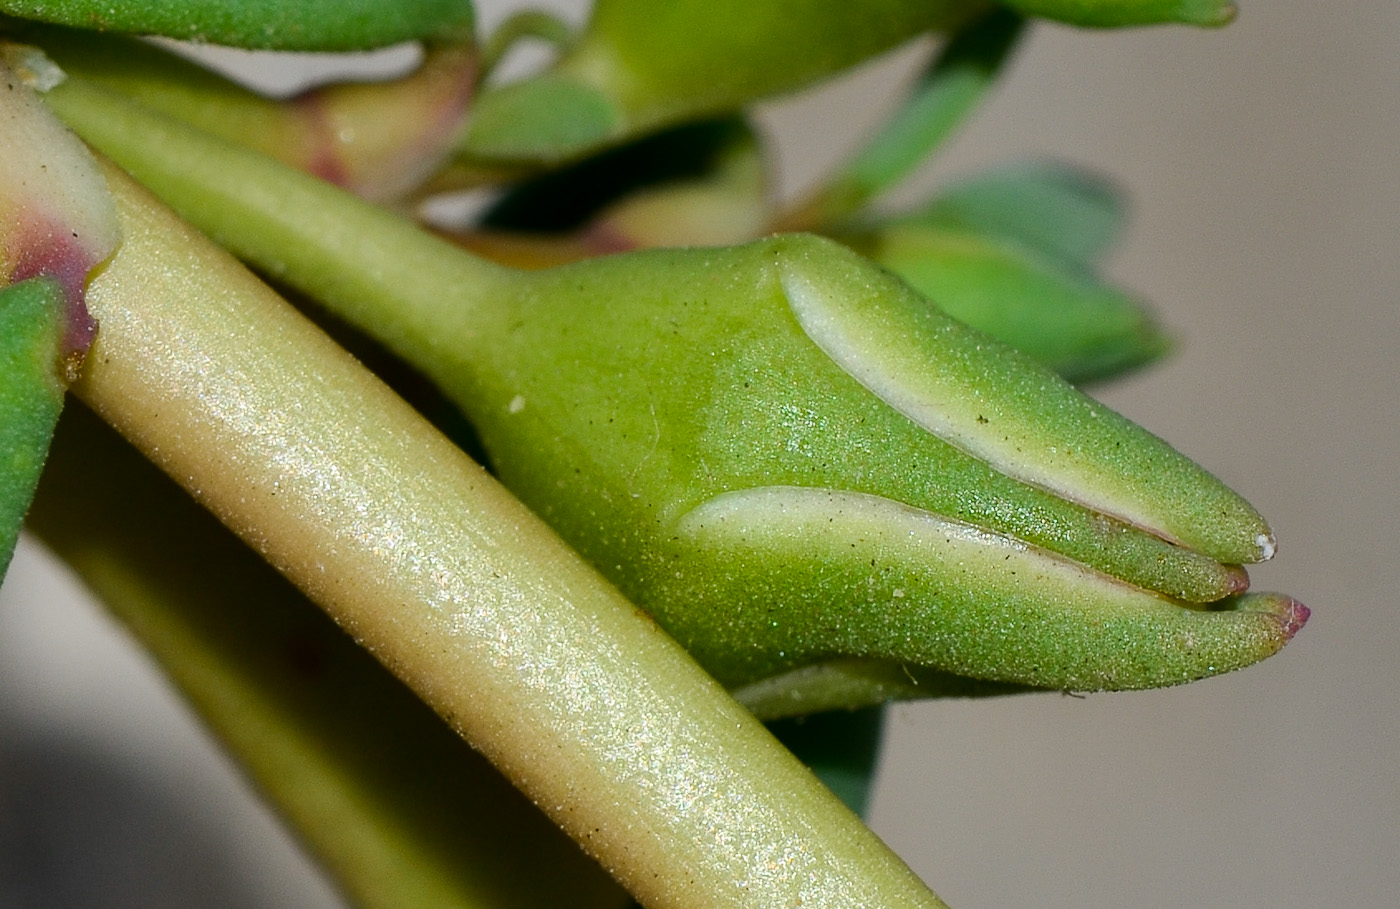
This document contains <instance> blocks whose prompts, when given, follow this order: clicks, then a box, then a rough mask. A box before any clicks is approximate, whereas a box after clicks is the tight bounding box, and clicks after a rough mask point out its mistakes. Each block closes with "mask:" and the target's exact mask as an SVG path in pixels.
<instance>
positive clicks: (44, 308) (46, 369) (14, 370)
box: [0, 278, 67, 577]
mask: <svg viewBox="0 0 1400 909" xmlns="http://www.w3.org/2000/svg"><path fill="white" fill-rule="evenodd" d="M66 306H67V303H66V300H65V296H64V292H63V288H62V287H61V286H60V285H59V283H58V282H57V281H56V280H54V279H52V278H32V279H30V280H28V281H23V282H21V283H19V284H12V285H10V286H9V287H3V288H0V577H3V576H4V574H5V569H6V568H8V567H9V564H10V557H11V556H12V555H13V554H14V549H15V540H16V539H17V538H18V537H19V528H20V524H21V523H22V522H23V520H24V514H25V512H26V511H27V510H28V508H29V500H30V498H32V497H33V495H34V486H35V484H36V483H38V482H39V472H40V471H41V470H42V469H43V466H44V457H45V455H46V454H47V453H48V450H49V439H50V438H51V437H52V435H53V429H54V425H55V424H56V423H57V422H58V413H59V410H60V409H61V408H62V407H63V387H64V386H63V381H62V379H61V378H60V369H59V364H60V361H61V359H62V357H61V351H62V343H63V335H64V332H65V330H66V327H67V326H66V319H65V317H64V313H65V309H66Z"/></svg>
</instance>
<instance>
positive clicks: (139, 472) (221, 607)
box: [26, 404, 839, 909]
mask: <svg viewBox="0 0 1400 909" xmlns="http://www.w3.org/2000/svg"><path fill="white" fill-rule="evenodd" d="M26 526H27V527H28V528H29V529H30V530H33V531H35V532H36V533H38V535H39V537H40V539H42V540H43V542H44V544H45V545H46V546H48V547H49V549H51V550H52V551H53V552H54V553H55V554H57V555H58V556H59V557H60V558H62V559H63V560H64V562H66V563H67V565H68V566H69V568H71V569H72V570H73V571H75V572H76V573H77V574H78V576H79V577H80V578H82V580H83V581H84V583H86V584H87V585H88V588H89V589H90V590H91V591H92V592H93V593H95V594H97V595H98V596H99V597H100V598H101V600H102V602H103V605H104V606H106V607H107V609H109V610H110V611H111V612H112V614H113V615H115V616H116V617H117V618H118V619H120V620H121V621H122V622H123V623H124V624H125V625H126V627H127V629H128V630H129V631H131V633H132V634H133V635H134V636H135V637H136V638H137V640H139V642H140V644H141V646H142V648H143V649H144V650H145V651H146V652H147V653H148V654H149V655H150V656H152V657H153V658H154V659H155V660H156V661H157V662H158V663H159V664H160V667H161V669H162V670H163V671H164V673H165V675H166V677H167V678H169V679H170V681H171V682H173V683H174V684H175V685H176V686H177V687H178V688H179V690H180V693H181V694H182V695H183V696H184V697H185V699H186V700H187V701H188V702H189V704H190V706H191V707H193V708H194V709H195V710H196V711H197V712H198V714H199V718H200V720H202V721H203V723H204V725H205V726H206V728H207V729H208V730H209V731H210V732H212V733H213V734H214V735H215V736H216V737H217V738H218V739H219V741H220V742H221V743H222V744H223V745H224V747H225V748H226V749H228V751H229V752H230V753H231V754H232V756H233V757H234V758H235V759H236V760H237V761H238V764H239V767H240V769H241V770H242V771H243V773H244V774H246V775H247V776H248V777H249V778H250V779H251V780H252V781H253V782H254V784H255V785H256V786H257V787H258V789H259V790H260V791H261V792H262V794H263V795H264V797H266V798H267V799H268V800H269V801H270V803H271V804H272V806H273V808H274V809H275V810H276V812H277V814H278V815H279V816H280V817H281V818H282V819H283V820H284V821H286V822H287V823H288V825H289V826H290V827H291V828H292V829H293V831H294V832H295V833H296V834H297V836H298V838H299V839H300V840H301V842H302V844H303V845H305V846H306V847H307V849H308V850H309V851H310V852H311V853H312V855H314V856H315V857H316V858H317V859H318V860H319V861H320V863H321V864H322V865H323V866H324V867H325V869H326V870H327V871H329V872H330V875H331V877H332V878H333V880H334V881H335V883H336V884H337V885H338V887H339V889H340V890H341V892H342V893H343V894H344V895H345V896H346V897H347V898H348V899H349V901H350V903H351V904H352V905H354V906H355V907H357V909H557V907H559V906H569V907H571V909H622V907H623V906H624V905H627V904H629V903H630V900H628V899H627V896H626V894H625V893H623V891H622V890H621V889H620V888H619V887H618V886H617V885H616V884H615V883H613V881H611V880H609V879H608V877H607V875H605V874H603V872H602V871H601V870H600V869H599V868H598V866H597V865H596V864H595V863H594V862H592V861H590V860H589V859H588V858H587V857H586V856H584V855H583V853H581V852H580V851H579V850H578V848H577V847H576V846H575V845H574V843H573V842H571V841H570V840H569V839H568V838H567V837H565V836H564V835H563V834H562V833H561V832H560V831H559V829H558V828H557V827H556V826H555V825H554V824H552V823H551V822H550V821H549V819H548V818H546V817H545V816H544V815H542V814H540V812H539V811H537V810H536V809H535V807H534V806H533V805H531V804H530V803H529V801H527V800H526V799H525V798H523V797H522V796H521V794H520V793H519V792H517V791H516V790H515V789H513V788H512V787H511V786H510V784H509V783H507V782H506V780H504V779H503V778H502V777H501V775H500V774H499V773H497V772H496V771H495V770H494V769H493V768H492V767H491V765H489V764H488V763H486V761H485V760H483V759H482V757H481V755H479V754H477V753H476V752H474V751H472V750H471V748H469V747H468V746H467V744H466V743H465V742H463V741H462V740H461V739H460V738H459V737H457V736H456V735H454V734H453V733H452V731H451V730H450V729H448V728H447V726H445V725H444V724H443V723H442V721H441V720H440V719H439V718H438V717H437V716H436V715H434V714H433V712H432V711H431V710H429V709H428V708H427V707H426V706H425V705H424V704H423V703H422V702H421V701H419V700H418V699H417V698H416V697H414V695H413V693H412V692H411V691H409V690H408V689H407V688H405V687H404V686H403V685H402V684H400V683H399V682H398V680H396V679H395V678H394V677H393V676H391V675H390V674H389V673H387V672H385V671H384V668H383V667H382V666H380V665H379V664H378V663H376V662H375V661H374V658H373V657H371V656H370V655H369V654H368V653H366V652H365V651H364V650H363V649H361V648H360V647H357V646H355V643H354V642H353V641H352V640H351V639H350V638H349V637H348V636H347V635H345V634H344V633H343V632H341V631H340V630H339V629H338V628H336V627H335V625H334V624H333V623H332V622H331V621H330V619H329V618H327V617H326V616H325V615H324V614H323V613H322V612H321V611H320V610H318V609H317V608H316V606H315V605H314V604H312V603H310V602H308V601H307V599H306V598H305V597H304V596H302V595H301V594H300V593H299V592H298V591H297V589H296V588H295V587H293V586H292V585H291V584H289V583H288V582H287V580H286V579H285V578H283V577H282V576H280V575H278V574H277V572H276V571H274V570H273V569H272V568H271V567H270V566H269V565H268V564H267V563H266V562H263V561H262V560H261V559H259V558H258V557H257V555H256V554H255V553H253V552H252V551H250V550H249V549H248V547H246V546H244V545H243V544H242V543H240V542H239V541H238V539H237V538H235V537H234V536H233V535H232V534H231V533H229V531H228V530H227V528H225V527H223V526H222V525H220V524H219V522H218V521H217V520H215V519H214V517H213V516H212V515H210V514H209V513H208V512H207V511H205V510H203V509H202V508H200V507H199V506H198V505H196V504H195V503H194V502H193V501H192V500H191V499H190V498H189V496H187V495H185V494H184V492H183V491H182V490H180V488H179V487H177V486H176V485H175V484H174V483H172V482H171V481H170V480H169V479H168V478H166V477H165V476H164V475H163V474H161V472H160V471H159V470H157V469H156V468H155V467H153V466H152V465H151V464H150V463H149V462H148V461H146V460H145V459H144V458H143V457H141V455H140V454H139V453H138V452H136V451H135V450H134V449H132V447H131V446H130V445H127V444H126V443H125V442H123V441H122V440H121V438H120V437H118V436H117V435H116V433H114V432H112V430H111V429H109V428H108V427H106V426H104V425H103V424H102V422H101V421H100V420H98V419H97V418H96V417H94V416H93V415H92V413H91V411H89V410H87V409H86V408H84V407H82V406H81V405H77V404H70V406H69V407H68V408H67V409H66V410H65V411H64V416H63V420H62V421H61V422H60V423H59V427H58V433H57V435H56V436H55V439H54V444H53V451H52V453H51V454H50V457H49V459H48V463H47V465H46V466H45V469H44V478H43V482H42V483H40V485H39V492H38V494H37V495H36V496H35V498H34V505H33V507H32V508H31V509H30V511H29V515H28V518H27V519H26ZM838 766H839V765H838Z"/></svg>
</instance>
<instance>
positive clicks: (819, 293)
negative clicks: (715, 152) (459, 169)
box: [51, 85, 1306, 688]
mask: <svg viewBox="0 0 1400 909" xmlns="http://www.w3.org/2000/svg"><path fill="white" fill-rule="evenodd" d="M51 98H52V102H53V103H54V104H56V105H57V106H58V108H59V109H60V110H61V111H62V113H63V115H64V116H65V117H66V118H68V119H69V120H70V122H72V123H74V124H75V126H76V128H78V129H79V131H80V132H81V133H82V134H83V135H84V136H85V137H86V138H88V139H89V141H92V142H94V143H95V144H97V145H98V146H99V147H101V148H103V149H104V151H107V152H108V153H109V154H111V155H113V156H114V157H117V158H118V159H119V160H120V161H121V162H122V163H123V164H124V165H125V166H126V167H128V168H129V169H131V170H132V171H133V172H135V173H136V175H137V176H138V177H139V178H140V179H142V180H143V182H145V183H146V184H147V185H148V186H150V187H151V188H152V189H153V190H154V191H155V192H157V193H158V194H162V195H164V196H165V197H166V198H167V199H168V200H169V201H170V202H171V203H172V204H174V205H176V206H177V207H178V208H179V209H180V210H181V211H182V212H183V213H184V214H185V215H186V216H187V217H189V218H191V219H193V220H194V221H196V223H198V224H199V225H200V226H202V227H204V228H205V229H206V230H208V231H210V232H211V233H212V234H214V235H215V236H216V237H217V238H219V239H220V240H221V241H223V242H224V243H226V244H228V245H229V246H230V247H231V248H233V249H235V250H237V251H238V252H239V254H240V255H243V256H244V257H246V258H248V259H250V260H252V261H254V262H255V263H257V264H259V265H260V266H261V267H263V268H265V269H268V270H270V271H273V272H275V273H276V274H277V275H278V276H279V279H281V280H283V281H286V282H289V283H291V284H293V285H296V286H298V287H300V288H301V289H302V290H304V291H305V292H307V293H309V294H311V295H312V296H314V297H316V298H317V299H319V300H321V301H323V302H324V303H325V304H326V305H328V306H330V307H331V308H332V309H333V310H334V311H336V312H337V313H339V314H341V315H342V316H344V317H345V318H347V319H350V320H351V321H353V322H355V323H357V324H359V325H361V326H364V327H366V328H367V329H368V330H370V331H372V332H373V333H374V334H376V335H378V336H379V337H380V338H381V339H383V340H384V341H385V342H386V343H388V344H389V345H390V346H391V347H393V348H394V349H395V350H396V351H398V352H399V353H400V354H401V355H403V356H405V357H406V358H407V359H409V360H411V361H412V362H413V363H415V364H416V365H417V366H418V367H419V368H420V369H421V370H423V371H424V372H425V373H426V374H428V375H429V376H430V377H432V378H433V379H434V380H435V381H436V382H437V383H438V385H439V386H440V387H441V388H443V389H444V390H445V391H446V392H447V393H448V394H449V396H451V397H452V398H453V399H454V400H455V401H456V402H457V403H458V405H459V406H461V407H462V408H463V410H464V411H465V412H466V413H467V414H468V416H469V417H470V418H471V419H472V421H473V423H474V424H475V425H476V428H477V429H478V431H479V432H480V435H481V438H482V441H483V442H484V444H485V447H486V449H487V450H488V452H489V453H490V456H491V460H492V463H493V465H494V467H495V468H496V470H497V471H498V473H499V475H500V477H501V478H502V479H503V480H504V481H505V482H506V484H507V485H508V486H509V487H510V488H511V489H512V491H514V492H515V493H516V494H517V495H519V496H520V497H521V498H522V499H523V500H524V501H525V502H526V503H527V504H529V505H531V506H532V507H533V508H534V509H535V510H536V511H537V512H538V513H539V514H540V515H541V516H543V517H544V518H545V519H546V520H547V521H549V522H550V523H551V524H552V525H553V526H554V527H555V528H556V529H557V530H558V531H559V532H560V533H561V534H562V535H563V536H564V538H565V539H567V540H568V541H569V542H570V543H572V544H573V545H574V546H575V547H577V548H578V549H579V550H580V551H581V552H583V553H584V555H585V556H587V557H588V558H589V559H590V560H591V561H592V562H593V564H594V565H596V566H597V567H598V568H599V570H601V571H602V572H603V573H604V574H605V575H607V576H608V577H609V578H610V579H612V580H613V582H614V583H616V584H617V585H618V586H619V587H620V588H622V590H623V591H624V592H625V593H627V594H629V595H630V596H631V597H632V598H633V599H634V600H635V601H637V602H638V603H639V604H640V605H642V606H643V607H645V608H647V609H648V610H650V611H651V612H652V613H653V615H655V616H656V617H657V618H658V619H659V621H660V622H661V623H662V624H663V625H664V626H665V627H667V628H668V629H670V630H671V632H672V633H673V634H675V635H676V636H677V638H678V639H679V640H680V641H681V642H682V643H683V644H685V645H686V646H688V647H690V648H692V649H693V650H694V651H695V652H696V653H697V654H699V655H701V659H702V661H704V663H705V665H706V666H707V668H709V669H710V670H711V671H712V672H713V673H715V674H716V675H717V676H718V677H719V678H720V679H721V680H722V681H724V682H726V683H727V684H729V685H731V686H749V685H754V684H756V683H758V682H761V681H762V680H763V679H765V678H773V677H775V676H777V675H781V674H787V673H791V672H794V671H797V670H800V669H802V668H803V667H804V666H814V665H821V664H822V663H823V662H825V661H830V660H849V659H857V660H862V661H874V662H875V663H877V664H879V663H892V662H906V663H912V664H914V665H918V666H923V667H925V668H928V669H935V670H940V671H945V672H952V673H956V674H961V675H968V676H973V677H977V678H982V679H992V680H998V681H1001V682H1006V683H1014V684H1028V685H1037V686H1050V687H1066V688H1100V687H1103V688H1122V687H1145V686H1150V685H1160V684H1170V683H1175V682H1182V681H1186V680H1188V679H1190V678H1196V677H1200V676H1205V675H1210V674H1213V673H1216V672H1221V671H1225V670H1227V669H1232V668H1237V667H1238V666H1241V665H1244V664H1245V663H1248V662H1251V661H1253V660H1257V659H1260V658H1262V657H1263V656H1266V655H1268V654H1269V653H1272V652H1274V651H1275V650H1277V649H1278V647H1279V646H1281V645H1282V644H1283V643H1284V642H1285V641H1286V640H1288V639H1289V637H1291V635H1292V634H1293V632H1294V631H1296V630H1297V628H1298V627H1299V626H1300V625H1301V623H1302V621H1303V619H1304V618H1305V616H1306V611H1305V610H1303V608H1302V607H1301V606H1298V605H1297V604H1295V603H1293V602H1292V601H1291V600H1288V599H1287V598H1271V597H1264V598H1257V597H1240V598H1237V599H1232V597H1234V596H1235V595H1237V594H1240V593H1242V592H1243V590H1244V589H1245V588H1246V587H1247V578H1246V576H1245V574H1244V572H1243V571H1242V570H1241V569H1240V568H1239V567H1238V566H1237V565H1236V564H1235V563H1241V562H1253V561H1258V560H1261V559H1264V558H1268V557H1269V556H1270V555H1272V552H1273V548H1274V543H1273V537H1272V535H1271V533H1270V531H1269V529H1268V527H1267V525H1266V524H1265V523H1264V521H1263V520H1262V518H1260V516H1259V515H1258V514H1257V513H1256V512H1255V511H1254V510H1253V509H1252V508H1250V507H1249V505H1248V504H1246V503H1245V502H1244V501H1243V500H1241V499H1240V498H1239V497H1238V496H1236V495H1235V494H1234V493H1232V492H1231V491H1230V490H1228V489H1227V488H1226V487H1224V486H1223V485H1222V484H1221V483H1220V482H1219V481H1218V480H1216V479H1215V478H1213V477H1211V476H1210V475H1209V474H1207V473H1206V472H1205V471H1204V470H1202V469H1201V468H1200V467H1198V466H1196V465H1195V464H1193V463H1192V462H1191V461H1190V460H1188V459H1187V458H1185V457H1184V456H1182V455H1181V454H1179V453H1178V452H1176V451H1174V450H1173V449H1172V448H1170V447H1169V446H1168V445H1167V444H1166V443H1164V442H1162V441H1161V440H1160V439H1157V438H1156V437H1154V436H1152V435H1150V434H1149V433H1147V432H1146V431H1145V430H1143V429H1141V428H1139V427H1137V426H1135V425H1133V424H1132V423H1130V422H1129V421H1127V420H1126V419H1124V418H1123V417H1121V416H1119V415H1117V414H1115V413H1113V412H1112V411H1110V410H1108V409H1107V408H1105V407H1102V406H1101V405H1099V404H1097V403H1095V402H1094V401H1092V400H1090V399H1089V398H1087V397H1085V396H1083V395H1082V394H1081V393H1079V392H1078V391H1076V390H1075V389H1074V388H1073V387H1072V386H1070V385H1069V384H1067V383H1066V382H1064V381H1063V380H1061V379H1059V378H1058V377H1056V376H1054V375H1053V374H1052V373H1050V372H1048V371H1046V370H1044V369H1043V368H1041V367H1039V366H1037V365H1036V364H1034V363H1033V362H1032V361H1030V360H1029V359H1028V358H1026V357H1025V356H1023V355H1021V354H1018V353H1016V352H1015V351H1013V350H1011V349H1010V348H1007V347H1005V346H1003V345H1001V344H999V343H997V342H995V341H993V340H991V339H989V338H987V337H986V336H985V335H982V334H980V333H978V332H976V331H974V330H972V329H969V328H967V327H966V326H963V325H961V324H959V323H957V322H955V321H954V320H952V319H950V318H948V317H947V316H946V315H945V314H943V313H941V312H940V311H938V310H937V309H936V308H935V307H934V306H932V305H930V304H929V302H928V301H927V300H926V299H925V298H924V297H923V296H921V295H920V294H918V293H917V292H916V291H914V290H913V289H911V288H910V287H909V286H908V285H906V284H904V283H903V282H901V281H899V280H898V279H897V278H895V277H894V276H892V275H890V274H889V273H888V272H886V271H884V270H883V269H881V268H879V267H878V266H876V265H874V264H872V263H870V262H869V261H868V260H866V259H863V258H861V257H860V256H858V255H856V254H855V253H854V252H852V251H850V250H849V249H847V248H845V247H843V246H840V245H839V244H837V243H835V242H833V241H830V240H824V239H820V238H816V237H812V236H806V235H790V236H777V237H772V238H769V239H766V240H760V241H757V242H755V243H750V244H747V245H744V246H737V247H729V248H717V249H689V250H650V251H642V252H637V253H630V254H624V255H618V256H613V257H608V258H603V259H596V260H590V261H586V262H579V263H575V264H573V265H568V266H563V267H560V268H555V269H549V270H545V271H538V272H516V271H512V270H510V269H505V268H501V267H498V266H492V265H490V264H488V263H485V262H481V261H478V260H474V259H472V258H471V257H469V256H466V255H464V254H463V253H461V252H460V251H459V250H456V249H454V248H451V247H449V246H447V245H446V244H444V243H443V242H442V241H439V240H437V239H436V238H433V237H430V236H429V235H427V234H424V233H422V232H421V231H419V230H418V229H416V228H415V227H413V226H412V225H409V224H408V223H406V222H404V221H402V220H400V219H397V218H395V217H393V216H391V215H389V214H387V213H385V212H383V211H382V210H378V209H375V208H373V207H371V206H367V205H365V204H364V203H362V202H360V201H359V200H356V199H354V198H353V197H350V196H348V195H345V194H343V193H341V192H339V191H337V190H335V189H334V188H333V187H329V186H327V185H325V184H324V183H320V182H319V181H315V180H312V179H310V178H308V177H306V176H305V175H303V174H300V173H297V172H295V171H292V170H290V169H288V168H285V167H283V166H281V165H279V164H277V163H276V162H273V161H270V160H268V159H265V158H261V157H260V156H256V155H253V154H250V153H248V152H246V151H245V150H242V149H237V148H234V147H232V146H228V145H224V144H222V143H219V142H216V141H211V140H209V139H207V138H205V137H201V136H199V135H198V134H197V133H194V132H192V131H190V130H188V129H187V128H184V127H180V126H178V125H177V124H174V123H171V122H168V121H161V120H159V119H158V118H152V117H151V116H150V115H149V114H146V113H144V112H142V111H140V110H139V109H138V108H135V107H133V106H130V105H125V104H123V103H121V102H119V101H117V100H115V99H114V98H112V97H111V96H103V95H101V94H100V93H96V92H91V91H88V90H85V89H83V88H82V87H81V86H78V85H69V86H64V87H63V88H61V89H59V90H57V91H55V92H54V93H52V96H51ZM1207 603H1210V604H1215V605H1213V606H1203V605H1201V604H1207ZM765 623H766V624H765ZM739 628H743V629H744V631H745V635H744V636H743V637H740V636H739V635H738V634H737V631H736V630H737V629H739Z"/></svg>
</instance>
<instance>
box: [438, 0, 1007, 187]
mask: <svg viewBox="0 0 1400 909" xmlns="http://www.w3.org/2000/svg"><path fill="white" fill-rule="evenodd" d="M979 9H980V5H979V4H968V3H966V2H962V0H873V2H866V3H860V4H853V3H849V2H846V0H818V2H812V0H762V2H755V0H671V2H667V3H653V2H650V0H601V2H599V3H598V4H597V5H596V6H595V7H594V10H593V13H592V16H591V18H590V20H589V22H588V24H587V25H586V26H585V28H584V29H583V32H582V34H581V35H580V36H579V38H578V40H577V41H576V42H575V43H574V44H573V45H572V46H571V47H570V48H569V49H568V50H567V52H566V53H564V55H563V56H562V57H561V58H560V59H559V61H558V62H557V63H556V64H555V65H554V66H553V67H551V68H550V69H549V70H547V71H545V72H544V73H542V74H540V75H538V76H534V77H531V78H527V79H525V80H523V81H520V82H516V83H511V84H507V85H503V86H499V87H492V88H488V89H487V90H486V91H485V92H484V93H483V94H482V96H481V99H480V102H479V104H480V108H479V110H480V115H479V118H478V120H477V121H476V122H474V123H473V124H472V125H471V127H470V129H469V131H468V132H467V134H466V137H465V140H464V143H463V146H462V154H463V155H464V156H465V157H467V158H469V159H472V160H480V161H491V162H502V161H519V162H533V163H546V164H558V163H562V162H564V161H567V160H571V159H576V158H579V157H582V156H583V155H585V154H588V153H590V152H592V151H596V150H597V149H599V148H600V147H601V146H603V145H607V144H615V143H617V142H621V141H623V140H624V139H626V138H629V137H633V136H637V135H640V134H642V133H646V132H651V131H654V130H656V129H659V128H662V127H664V126H668V125H674V124H677V123H681V122H684V121H687V120H694V119H705V118H710V117H714V116H716V115H719V114H728V113H731V112H734V111H736V110H739V109H740V108H742V107H744V106H745V105H747V104H749V103H750V102H752V101H754V100H757V99H759V98H763V97H768V96H770V95H774V94H778V93H781V92H786V91H792V90H794V89H796V88H799V87H801V86H803V85H807V84H809V83H811V82H813V81H815V80H817V79H820V78H823V77H825V76H829V75H831V74H833V73H835V72H838V71H840V70H842V69H844V68H846V67H849V66H852V65H854V64H856V63H859V62H860V61H862V60H865V59H867V58H869V57H872V56H874V55H876V54H879V53H882V52H884V51H886V50H889V49H890V48H893V47H895V46H896V45H898V44H900V43H902V42H904V41H907V40H909V39H910V38H913V37H914V36H915V35H918V34H920V33H922V32H926V31H929V30H931V29H935V28H946V27H949V26H953V25H956V24H957V23H958V22H959V21H961V20H962V19H964V18H966V17H967V16H968V15H970V14H972V13H975V12H976V11H978V10H979ZM560 118H562V119H563V124H562V125H561V124H559V123H556V122H555V121H557V120H559V119H560Z"/></svg>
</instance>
